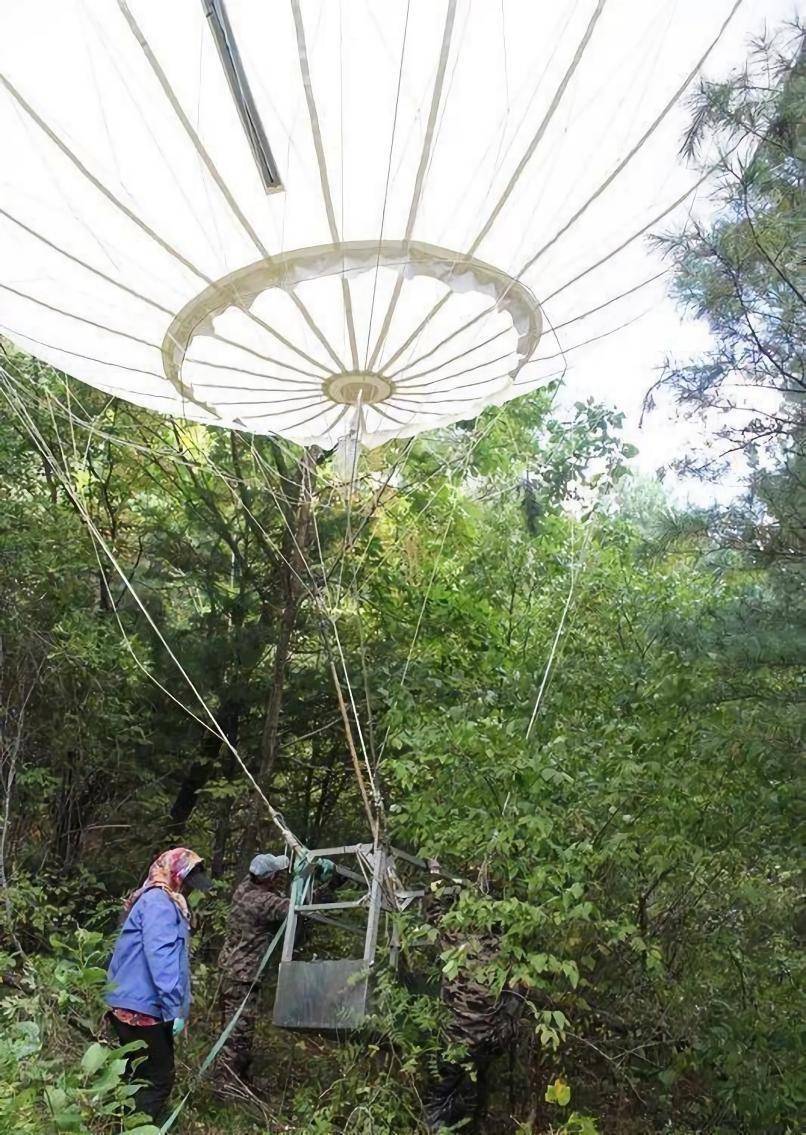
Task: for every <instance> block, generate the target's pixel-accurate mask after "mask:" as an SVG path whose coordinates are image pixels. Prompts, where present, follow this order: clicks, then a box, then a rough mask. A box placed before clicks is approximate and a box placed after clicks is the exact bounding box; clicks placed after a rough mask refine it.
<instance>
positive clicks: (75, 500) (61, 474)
mask: <svg viewBox="0 0 806 1135" xmlns="http://www.w3.org/2000/svg"><path fill="white" fill-rule="evenodd" d="M0 376H2V378H3V380H4V382H3V384H2V390H3V394H4V396H5V398H6V401H7V403H8V405H9V406H10V408H11V409H12V411H13V412H14V413H15V414H16V416H17V417H18V419H19V420H20V421H21V422H22V423H23V425H24V426H25V428H26V429H27V431H28V433H29V436H30V437H31V440H32V441H33V443H34V446H35V447H36V449H38V451H39V452H40V453H41V454H42V456H43V457H44V458H45V460H47V461H48V462H49V463H50V465H51V467H52V468H53V471H54V473H55V474H56V476H57V478H58V479H59V481H60V482H61V484H62V487H63V488H64V491H65V492H66V493H67V496H68V497H69V499H70V501H71V503H72V504H73V507H74V508H75V509H76V511H77V512H78V513H79V515H80V516H81V518H82V519H83V520H84V523H85V524H86V526H87V528H88V530H89V531H90V533H91V534H92V535H93V538H94V539H95V540H96V541H97V543H98V546H99V547H100V548H101V549H102V550H103V552H104V554H105V556H106V557H107V559H108V560H109V562H110V563H111V564H112V567H113V568H114V570H115V572H116V573H117V575H118V576H119V578H120V580H121V582H122V583H123V584H124V586H125V588H126V590H127V591H128V592H129V594H130V595H131V597H132V599H133V600H134V602H135V603H136V605H137V607H138V608H139V610H140V611H141V613H142V614H143V616H144V617H145V619H146V621H147V622H148V624H149V626H150V627H151V629H152V630H153V632H154V634H155V635H156V636H157V638H158V639H159V641H160V643H161V645H162V647H163V648H164V650H165V651H166V653H167V654H168V657H169V658H170V659H171V661H172V662H173V663H174V665H175V666H176V668H177V669H178V671H179V673H180V674H181V675H182V677H183V679H184V680H185V682H186V683H187V685H188V687H189V688H190V690H191V692H192V693H193V695H194V697H195V698H196V700H197V701H198V702H199V705H200V706H201V708H202V710H203V712H204V713H205V715H206V716H207V717H208V718H209V720H210V722H211V724H212V726H213V731H214V732H215V733H216V734H217V735H218V736H219V737H220V739H221V741H222V742H223V743H224V745H226V747H227V748H228V749H229V751H230V752H231V753H232V755H233V756H234V757H235V760H236V761H237V763H238V765H239V766H240V768H241V770H242V771H243V773H244V775H245V776H246V778H247V780H248V781H249V783H250V784H251V785H252V787H253V788H254V790H255V791H256V792H257V794H258V796H259V797H260V799H261V800H262V801H263V803H264V805H265V806H266V808H267V810H268V813H269V816H270V817H271V820H272V822H273V823H274V825H275V827H277V828H278V830H279V831H280V832H281V834H282V835H283V837H284V839H286V841H287V842H288V843H289V844H290V845H291V846H292V847H293V848H294V849H295V850H296V851H299V852H303V851H304V847H303V845H302V844H301V843H300V841H299V840H298V839H297V837H296V836H295V835H294V834H293V832H292V831H291V830H290V829H289V828H288V826H287V824H286V823H285V820H284V819H283V817H282V815H281V813H280V812H279V811H278V810H277V809H276V808H274V806H273V805H272V804H271V803H270V802H269V800H268V798H267V796H266V794H265V793H264V792H263V789H262V788H261V787H260V785H259V784H258V783H257V781H256V780H255V778H254V776H253V775H252V773H251V772H250V770H249V769H248V767H247V766H246V764H245V763H244V761H243V759H242V757H241V755H240V753H239V752H238V750H237V749H236V747H235V746H234V745H233V744H232V742H231V741H230V739H229V737H228V736H227V735H226V733H225V732H224V730H223V729H222V728H221V726H220V724H219V723H218V720H217V718H216V716H215V714H214V713H213V711H212V710H211V709H210V707H209V705H208V704H207V702H206V700H205V698H204V696H203V695H202V694H201V693H200V692H199V690H198V688H197V687H196V685H195V683H194V681H193V679H192V678H191V677H190V675H189V674H188V672H187V670H186V669H185V668H184V666H183V665H182V663H181V662H180V660H179V658H178V657H177V655H176V654H175V653H174V651H173V649H172V648H171V646H170V644H169V643H168V641H167V640H166V638H165V636H164V635H163V633H162V631H161V630H160V629H159V627H158V626H157V624H156V623H155V621H154V619H153V618H152V616H151V614H150V612H149V611H148V609H147V608H146V606H145V604H144V603H143V602H142V600H141V599H140V596H139V594H138V593H137V590H136V588H135V587H134V585H133V584H132V582H131V580H130V579H129V577H128V575H127V574H126V572H125V571H124V570H123V568H122V566H121V565H120V563H119V562H118V560H117V557H116V556H115V554H114V552H113V551H112V549H111V548H110V547H109V544H108V543H107V541H106V540H105V539H104V537H103V535H102V534H101V532H100V531H99V530H98V528H97V526H96V524H95V522H94V521H93V519H92V517H91V516H90V514H89V512H88V511H87V508H86V506H85V505H84V502H83V500H82V499H81V497H80V496H79V495H78V494H77V493H76V491H75V490H74V488H73V486H72V484H71V483H70V479H69V477H68V476H67V474H66V472H65V470H63V469H62V468H61V467H60V466H59V463H58V461H56V458H55V454H54V453H53V451H52V450H51V448H50V446H49V445H48V443H47V441H46V440H45V439H44V438H43V436H42V434H41V432H40V431H39V428H38V427H37V425H36V423H35V422H34V420H33V419H32V418H31V416H30V414H29V413H28V411H27V409H26V408H25V405H24V403H21V402H20V401H19V400H18V398H17V397H15V396H14V395H13V394H12V393H11V389H10V385H9V383H8V374H7V371H6V368H5V367H4V366H0Z"/></svg>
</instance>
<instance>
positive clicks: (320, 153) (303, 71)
mask: <svg viewBox="0 0 806 1135" xmlns="http://www.w3.org/2000/svg"><path fill="white" fill-rule="evenodd" d="M291 11H292V14H293V17H294V29H295V32H296V37H297V51H298V55H299V69H300V75H301V77H302V86H303V89H304V91H305V102H306V105H307V107H308V119H309V122H310V126H311V139H312V141H313V146H314V150H315V152H316V163H317V165H318V167H319V183H320V185H321V187H322V200H323V202H324V206H325V214H326V216H327V224H328V228H329V229H330V236H331V239H332V241H333V243H334V244H335V245H339V244H341V235H340V233H339V226H338V225H337V224H336V213H335V210H334V208H333V197H332V194H331V192H330V180H329V178H328V173H327V159H326V158H325V148H324V144H323V142H322V131H321V128H320V125H319V112H318V111H317V109H316V99H315V97H314V93H313V81H312V79H311V69H310V62H309V59H308V47H307V43H306V41H305V24H304V22H303V19H302V10H301V8H300V3H299V0H291ZM341 291H342V298H343V300H344V318H345V321H346V324H347V335H348V338H349V340H350V357H351V359H352V368H353V370H358V368H359V362H358V346H357V343H356V337H355V319H354V316H353V299H352V294H351V292H350V281H349V280H348V279H347V277H346V276H345V275H343V274H342V275H341ZM339 367H340V369H341V370H342V371H345V370H347V368H346V367H345V365H344V363H339Z"/></svg>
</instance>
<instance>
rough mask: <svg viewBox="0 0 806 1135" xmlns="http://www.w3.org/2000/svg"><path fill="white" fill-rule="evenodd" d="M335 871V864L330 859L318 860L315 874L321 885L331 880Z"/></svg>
mask: <svg viewBox="0 0 806 1135" xmlns="http://www.w3.org/2000/svg"><path fill="white" fill-rule="evenodd" d="M335 870H336V864H335V863H334V862H333V860H332V859H320V860H319V862H318V863H317V874H318V876H319V878H320V879H321V880H322V882H323V883H326V882H327V881H328V879H330V878H332V876H333V872H334V871H335Z"/></svg>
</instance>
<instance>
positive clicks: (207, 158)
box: [118, 0, 343, 367]
mask: <svg viewBox="0 0 806 1135" xmlns="http://www.w3.org/2000/svg"><path fill="white" fill-rule="evenodd" d="M118 7H119V8H120V10H121V12H122V14H123V17H124V19H125V20H126V23H127V25H128V27H129V30H130V31H131V33H132V35H133V36H134V38H135V39H136V40H137V42H138V43H139V45H140V47H141V48H142V50H143V54H144V55H145V57H146V60H147V61H148V65H149V66H150V68H151V70H152V71H153V73H154V76H155V77H156V79H157V82H158V83H159V85H160V87H161V88H162V91H163V93H164V94H165V97H166V98H167V100H168V102H169V103H170V105H171V109H172V110H173V111H174V114H175V115H176V117H177V118H178V119H179V122H180V124H181V126H182V129H183V130H184V131H185V133H186V134H187V136H188V138H189V139H190V141H191V144H192V145H193V148H194V149H195V151H196V153H197V154H198V155H199V157H200V158H201V160H202V162H203V164H204V166H205V169H206V170H207V172H208V173H209V174H210V177H211V178H212V179H213V181H214V182H215V185H216V187H217V188H218V190H219V192H220V193H221V196H222V197H223V198H224V200H225V201H226V203H227V205H228V206H229V208H230V211H231V212H232V214H233V216H234V217H235V218H236V220H237V221H238V222H239V224H240V225H241V227H242V229H243V230H244V232H245V233H246V234H247V236H248V237H249V239H250V240H251V241H252V243H253V244H254V246H255V248H256V249H257V250H258V252H259V253H260V255H261V256H262V257H263V259H264V260H267V261H269V262H271V261H272V259H273V257H272V255H271V253H270V252H269V250H268V249H267V248H266V245H265V244H264V243H263V241H262V240H261V239H260V237H259V236H258V234H257V232H256V231H255V229H254V227H253V225H252V224H251V222H250V221H249V219H248V218H247V216H246V215H245V213H244V212H243V210H242V209H241V207H240V205H239V204H238V202H237V201H236V199H235V196H234V194H233V193H232V191H231V190H230V188H229V186H228V185H227V183H226V181H225V180H224V178H223V176H222V175H221V172H220V171H219V169H218V167H217V166H216V164H215V161H214V160H213V158H212V157H211V155H210V153H209V151H208V150H207V148H206V147H205V145H204V143H203V142H202V140H201V138H200V137H199V135H198V133H197V131H196V130H195V129H194V128H193V125H192V124H191V122H190V119H189V118H188V116H187V115H186V114H185V111H184V110H183V108H182V104H181V103H180V102H179V99H178V97H177V95H176V92H175V91H174V89H173V87H172V86H171V83H170V80H169V79H168V76H167V75H166V74H165V72H164V70H163V69H162V66H161V64H160V62H159V60H158V59H157V57H156V55H155V53H154V51H153V50H152V48H151V45H150V44H149V42H148V39H147V38H146V36H145V34H144V32H143V30H142V28H141V27H140V25H139V24H138V23H137V20H136V19H135V17H134V15H133V13H132V11H131V9H130V8H129V6H128V4H127V3H126V0H118ZM207 8H208V4H207V3H205V9H207ZM205 14H206V15H207V18H208V20H209V21H212V20H213V19H215V18H218V12H217V11H216V12H214V11H207V10H206V11H205ZM223 15H224V20H226V12H224V13H223ZM226 22H227V25H228V24H229V21H226ZM227 32H228V33H230V34H229V36H228V38H231V29H229V27H228V26H227ZM214 38H215V39H216V43H217V45H218V43H219V40H218V36H216V35H214ZM219 50H221V49H220V48H219ZM237 62H238V66H240V59H238V61H237ZM227 79H228V80H230V74H229V72H228V73H227ZM230 81H231V80H230ZM244 94H245V96H246V97H247V98H248V99H249V101H250V102H251V99H252V96H251V91H249V88H248V84H247V85H246V88H245V90H244ZM239 113H242V111H241V107H240V105H239ZM251 113H252V112H250V116H251ZM254 114H255V115H256V114H257V112H256V111H254ZM257 122H258V126H259V130H260V133H261V134H262V125H260V122H259V119H258V120H257ZM249 140H250V143H252V146H253V151H254V149H255V144H254V143H255V141H256V140H253V139H252V138H251V137H250V139H249ZM263 143H265V147H266V150H267V151H268V156H269V158H271V151H270V150H269V148H268V142H267V141H266V140H265V138H263V139H262V142H261V148H262V144H263ZM260 172H261V177H262V178H263V180H264V183H265V180H266V176H265V174H264V173H263V170H262V169H261V171H260ZM275 172H276V171H275ZM268 188H280V189H281V188H282V186H281V184H280V181H279V176H278V177H277V181H276V184H275V185H273V186H270V187H268ZM288 294H289V298H290V299H291V301H292V303H293V304H294V305H295V306H296V308H297V310H298V311H299V313H300V315H301V316H302V318H303V319H304V320H305V322H306V323H307V325H308V327H310V329H311V331H312V332H313V333H314V335H315V336H316V338H317V339H318V340H319V342H320V343H321V345H322V346H323V347H324V348H325V350H326V351H327V353H328V354H329V355H330V357H331V358H332V359H333V361H334V362H335V363H336V365H337V366H339V367H341V366H342V365H343V364H342V363H341V361H340V359H339V357H338V355H337V354H336V352H335V351H334V349H333V347H332V345H331V344H330V342H329V341H328V340H327V338H326V337H325V336H324V335H323V334H322V331H321V329H320V328H319V326H318V325H317V323H316V322H315V320H314V319H313V317H312V315H311V313H310V312H309V310H308V308H307V307H306V306H305V304H304V303H303V301H302V300H301V299H300V298H299V296H298V295H297V293H296V292H295V291H293V290H291V291H290V292H289V293H288Z"/></svg>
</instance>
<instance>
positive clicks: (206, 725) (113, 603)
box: [46, 378, 218, 737]
mask: <svg viewBox="0 0 806 1135" xmlns="http://www.w3.org/2000/svg"><path fill="white" fill-rule="evenodd" d="M64 389H65V396H66V398H67V403H68V407H69V405H70V397H71V395H70V387H69V385H68V383H67V380H66V378H65V382H64ZM46 405H47V409H48V414H49V416H50V421H51V425H52V426H53V432H54V435H55V437H56V440H57V442H58V444H59V449H60V450H61V453H62V462H63V465H64V467H65V469H66V468H67V460H66V458H65V454H64V449H63V447H62V443H61V434H60V432H59V428H58V426H57V425H56V418H55V416H54V413H53V405H52V401H51V395H50V392H49V391H48V392H47V393H46ZM68 421H69V427H70V437H71V441H72V444H73V458H74V461H75V462H76V464H78V463H79V454H78V445H77V443H76V436H75V431H74V429H73V424H74V423H73V417H72V416H71V417H70V418H69V419H68ZM87 434H88V437H87V444H86V446H85V447H84V459H83V463H84V465H85V466H86V462H87V455H88V451H89V445H90V438H91V437H92V436H93V434H95V436H100V435H99V434H98V433H97V431H95V430H94V428H93V425H92V423H90V422H88V423H87ZM76 492H77V495H81V496H82V498H83V492H82V490H81V488H80V487H78V488H77V490H76ZM85 507H86V506H85ZM87 511H89V510H87ZM82 519H83V517H82ZM86 527H87V532H88V534H89V536H90V538H91V540H92V549H93V552H94V554H95V560H96V563H97V564H98V572H99V574H100V577H101V579H102V581H103V585H104V588H105V589H106V594H107V596H108V598H109V602H110V604H111V607H112V614H113V615H114V616H115V622H116V623H117V626H118V630H119V631H120V635H121V638H122V640H123V643H124V645H125V647H126V649H127V650H128V652H129V654H130V655H131V657H132V660H133V661H134V663H135V665H136V666H137V668H138V669H139V670H140V671H141V673H142V674H143V675H144V676H145V677H146V678H148V680H149V681H150V682H152V683H153V684H154V685H155V686H156V687H157V689H159V690H160V691H161V692H162V693H163V694H164V695H165V696H166V697H167V698H168V699H169V701H172V702H173V703H174V704H175V705H177V706H179V708H180V709H182V710H184V712H185V713H186V714H187V715H188V716H189V717H191V718H192V719H193V720H194V721H195V722H196V723H197V725H200V726H201V727H202V729H204V730H206V731H207V732H208V733H210V734H212V736H214V737H218V733H217V731H216V730H215V729H213V728H212V726H211V725H210V724H209V723H208V722H207V721H204V720H203V718H201V717H199V715H198V714H197V713H194V711H193V710H192V709H191V708H190V706H188V705H185V703H184V702H183V701H180V700H179V698H177V697H176V696H175V695H174V694H173V693H171V691H170V690H169V689H168V687H167V686H164V685H163V684H162V682H161V681H160V680H159V678H158V677H157V676H156V674H154V673H153V672H152V671H151V670H149V668H148V667H147V666H146V665H145V663H144V662H143V661H142V659H141V658H140V657H139V655H138V654H137V652H136V650H135V649H134V645H133V644H132V641H131V638H130V637H129V634H128V632H127V631H126V628H125V627H124V625H123V620H122V619H121V617H120V612H119V610H118V604H117V602H116V601H115V598H114V596H113V594H112V588H111V587H110V585H109V575H108V573H107V570H106V568H105V566H104V563H103V560H102V558H101V549H100V548H99V545H98V540H97V539H96V536H95V533H94V531H93V530H92V528H91V527H90V526H89V525H87V526H86Z"/></svg>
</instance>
